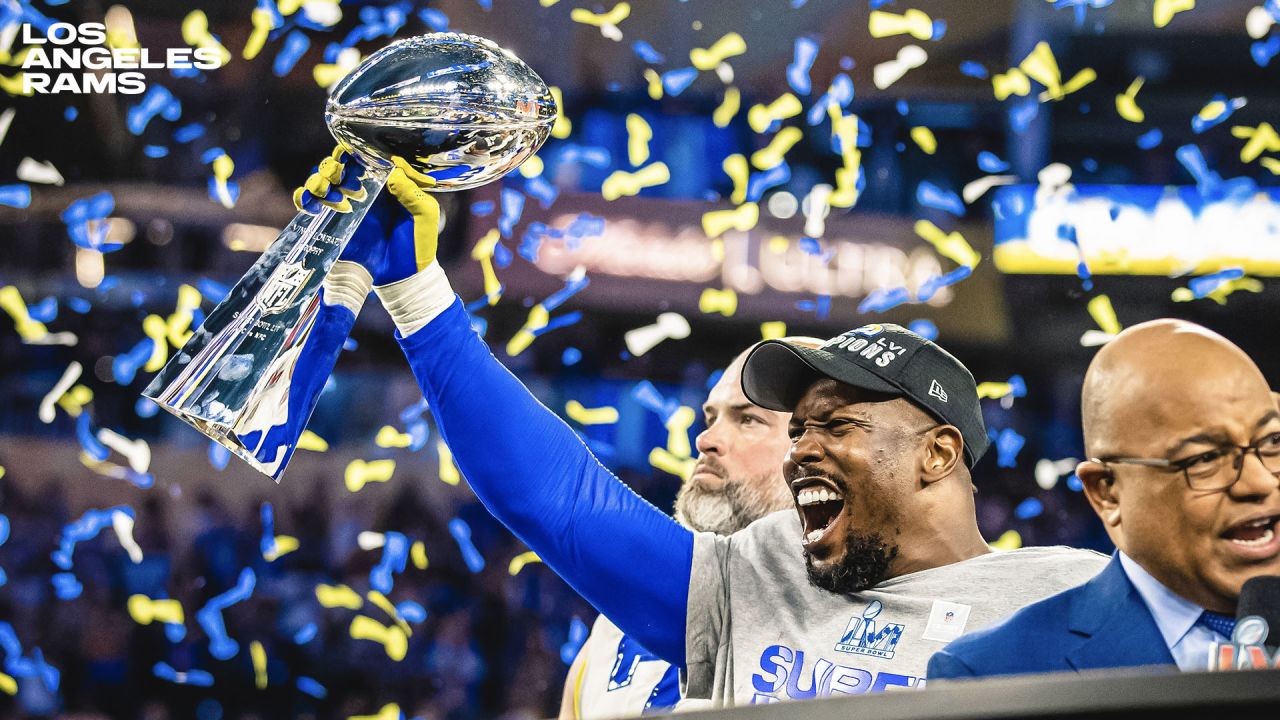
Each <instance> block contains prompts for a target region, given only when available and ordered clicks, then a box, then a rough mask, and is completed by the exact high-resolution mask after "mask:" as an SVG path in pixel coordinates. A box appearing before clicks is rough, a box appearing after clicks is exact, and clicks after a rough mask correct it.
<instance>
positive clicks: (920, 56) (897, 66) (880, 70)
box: [871, 45, 929, 90]
mask: <svg viewBox="0 0 1280 720" xmlns="http://www.w3.org/2000/svg"><path fill="white" fill-rule="evenodd" d="M928 59H929V54H928V53H926V52H925V51H924V48H922V47H920V46H918V45H908V46H906V47H904V48H902V49H901V50H899V51H898V55H897V57H895V58H894V59H893V60H887V61H885V62H882V63H879V64H877V65H876V66H875V67H874V68H872V70H871V82H872V84H874V85H875V86H876V88H878V89H880V90H887V89H888V88H889V86H890V85H893V84H894V83H896V82H898V81H899V80H901V79H902V76H903V75H906V74H907V72H908V71H909V70H913V69H915V68H918V67H920V66H921V65H924V64H925V62H926V61H928Z"/></svg>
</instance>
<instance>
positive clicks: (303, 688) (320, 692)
mask: <svg viewBox="0 0 1280 720" xmlns="http://www.w3.org/2000/svg"><path fill="white" fill-rule="evenodd" d="M296 684H297V687H298V692H301V693H306V694H307V695H310V696H311V697H313V698H315V699H317V700H323V699H325V698H326V697H328V696H329V691H328V690H325V689H324V686H323V685H321V684H320V683H319V682H318V681H317V680H315V679H313V678H309V677H307V676H305V675H303V676H301V677H299V678H298V680H297V683H296Z"/></svg>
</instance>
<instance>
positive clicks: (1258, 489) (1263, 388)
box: [928, 320, 1280, 680]
mask: <svg viewBox="0 0 1280 720" xmlns="http://www.w3.org/2000/svg"><path fill="white" fill-rule="evenodd" d="M1081 411H1082V414H1083V418H1084V441H1085V447H1086V449H1087V450H1088V452H1089V460H1087V461H1085V462H1082V463H1081V464H1080V466H1079V467H1078V468H1077V469H1076V474H1077V475H1078V476H1079V477H1080V480H1081V481H1082V483H1083V485H1084V491H1085V494H1086V495H1087V497H1088V498H1089V503H1090V504H1091V505H1092V506H1093V509H1094V511H1095V512H1097V514H1098V517H1099V518H1101V520H1102V522H1103V524H1104V525H1105V527H1106V530H1107V534H1108V535H1109V536H1110V537H1111V540H1112V542H1114V543H1115V545H1116V548H1117V551H1116V554H1115V555H1114V556H1113V557H1112V560H1111V563H1110V564H1109V565H1108V566H1107V567H1106V569H1104V570H1103V571H1102V572H1101V573H1099V574H1098V575H1097V576H1096V577H1095V578H1093V579H1092V580H1090V581H1089V582H1087V583H1085V584H1084V585H1081V586H1079V587H1075V588H1072V589H1070V590H1066V591H1064V592H1062V593H1059V594H1058V595H1054V596H1052V597H1049V598H1046V599H1045V600H1042V601H1040V602H1038V603H1034V604H1032V605H1029V606H1027V607H1025V608H1023V609H1022V610H1021V611H1019V612H1017V613H1015V614H1014V615H1013V616H1011V617H1010V618H1009V619H1008V620H1006V621H1005V622H1003V623H1001V624H999V625H996V626H993V627H991V628H988V629H986V630H983V631H980V632H977V633H974V634H972V635H966V636H964V637H961V638H960V639H958V640H956V641H955V642H953V643H951V644H950V645H948V646H947V647H946V648H945V649H943V650H942V651H941V652H938V653H936V654H935V655H934V656H933V658H932V659H931V660H930V662H929V670H928V675H929V679H930V680H934V679H937V678H960V677H982V676H988V675H1012V674H1021V673H1042V672H1055V671H1071V670H1077V671H1078V670H1091V669H1101V668H1113V667H1132V666H1177V667H1178V668H1180V669H1181V670H1206V669H1208V662H1209V648H1210V645H1211V644H1212V643H1214V642H1227V641H1228V640H1229V639H1230V635H1231V632H1232V629H1233V628H1234V625H1235V621H1234V615H1235V610H1236V600H1237V598H1238V597H1239V595H1240V588H1241V586H1242V585H1243V584H1244V582H1245V581H1246V580H1248V579H1250V578H1252V577H1255V576H1258V575H1280V537H1278V536H1277V527H1276V524H1277V521H1278V520H1280V479H1277V478H1278V477H1280V411H1277V403H1276V400H1275V399H1274V398H1273V396H1272V394H1271V391H1270V389H1269V387H1268V386H1267V382H1266V380H1265V379H1264V378H1263V376H1262V373H1261V372H1260V371H1259V370H1258V367H1257V366H1256V365H1255V364H1254V363H1253V361H1252V360H1250V359H1249V357H1248V356H1247V355H1245V354H1244V352H1243V351H1241V350H1240V348H1238V347H1236V346H1235V345H1234V344H1232V343H1231V342H1230V341H1228V340H1226V339H1225V338H1223V337H1221V336H1220V335H1217V334H1215V333H1213V332H1211V331H1209V330H1207V329H1205V328H1203V327H1200V326H1198V325H1194V324H1192V323H1187V322H1183V321H1177V320H1155V321H1152V322H1148V323H1143V324H1141V325H1137V326H1134V327H1132V328H1129V329H1128V330H1126V331H1124V332H1123V333H1121V334H1120V335H1119V336H1118V337H1117V338H1116V339H1115V340H1113V341H1111V342H1110V343H1109V344H1108V345H1107V346H1105V347H1104V348H1103V349H1102V350H1101V351H1100V352H1099V353H1098V354H1097V356H1096V357H1095V358H1094V360H1093V362H1092V363H1091V364H1090V366H1089V370H1088V373H1087V374H1086V376H1085V381H1084V390H1083V394H1082V402H1081Z"/></svg>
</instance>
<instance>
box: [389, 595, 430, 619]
mask: <svg viewBox="0 0 1280 720" xmlns="http://www.w3.org/2000/svg"><path fill="white" fill-rule="evenodd" d="M396 614H397V615H399V616H400V617H402V618H404V619H405V621H406V622H411V623H420V622H426V620H427V609H426V608H424V607H422V605H420V604H418V603H416V602H414V601H412V600H404V601H402V602H400V603H397V604H396Z"/></svg>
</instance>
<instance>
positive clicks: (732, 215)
mask: <svg viewBox="0 0 1280 720" xmlns="http://www.w3.org/2000/svg"><path fill="white" fill-rule="evenodd" d="M758 222H760V206H759V205H757V204H755V203H744V204H742V205H740V206H738V207H737V208H736V209H734V210H712V211H711V212H708V213H703V215H702V232H704V233H706V235H707V237H709V238H714V237H720V236H721V235H723V234H725V233H726V232H728V231H730V230H738V231H740V232H746V231H748V230H750V229H752V228H754V227H755V226H756V223H758Z"/></svg>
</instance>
